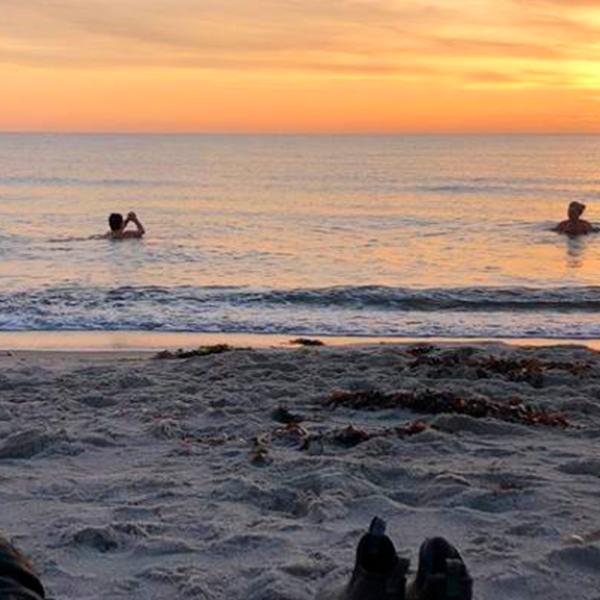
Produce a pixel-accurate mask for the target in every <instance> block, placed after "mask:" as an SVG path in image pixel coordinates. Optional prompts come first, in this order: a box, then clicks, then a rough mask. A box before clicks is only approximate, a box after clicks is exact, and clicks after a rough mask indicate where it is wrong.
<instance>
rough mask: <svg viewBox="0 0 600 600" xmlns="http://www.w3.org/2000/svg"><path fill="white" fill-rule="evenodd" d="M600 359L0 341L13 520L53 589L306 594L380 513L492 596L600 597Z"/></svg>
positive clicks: (1, 409) (342, 565) (343, 561)
mask: <svg viewBox="0 0 600 600" xmlns="http://www.w3.org/2000/svg"><path fill="white" fill-rule="evenodd" d="M599 357H600V355H599V354H598V353H597V352H595V351H593V350H590V349H586V348H581V347H574V346H573V347H548V348H519V347H509V346H504V345H499V344H496V345H482V344H480V345H437V344H436V345H435V346H432V345H428V344H411V345H369V346H351V347H329V346H322V347H298V348H292V349H282V348H277V349H268V348H260V349H233V350H229V351H225V352H222V353H216V354H208V355H206V356H192V357H190V358H170V359H162V360H159V359H155V358H153V354H143V353H135V354H134V353H95V354H85V353H81V354H78V353H56V352H51V353H43V352H38V353H27V352H4V353H3V354H2V356H0V364H1V370H0V434H1V435H0V439H1V441H0V480H1V482H2V485H1V487H0V494H1V496H0V500H1V503H2V512H1V514H0V529H2V530H3V531H4V532H6V534H7V535H8V536H10V537H11V538H12V539H13V541H14V542H15V543H16V544H17V545H18V546H20V547H21V548H22V549H23V550H24V551H25V552H27V553H28V554H30V555H31V556H32V558H33V560H34V562H35V564H36V565H37V566H38V568H39V570H40V572H41V576H42V579H43V581H44V583H45V584H46V587H47V589H48V591H49V593H50V597H51V598H56V599H59V598H60V599H65V600H68V599H73V600H75V599H78V600H83V599H89V600H96V599H97V600H100V599H106V598H128V599H140V600H141V599H159V598H160V599H167V598H183V597H190V598H197V599H210V600H220V599H223V600H224V599H228V600H235V599H238V598H239V599H240V600H241V599H250V600H309V599H311V598H313V597H314V595H315V593H316V592H317V591H318V590H320V589H323V588H327V587H329V586H332V585H335V584H337V583H340V582H343V581H344V580H345V578H346V577H347V576H348V574H349V572H350V570H351V568H352V561H353V554H354V549H355V545H356V542H357V541H358V539H359V537H360V535H361V533H362V531H363V530H364V528H365V527H366V526H367V525H368V522H369V521H370V519H371V517H372V516H374V515H379V516H381V517H383V518H384V519H386V520H387V522H388V531H389V534H390V536H391V537H392V539H393V540H394V542H395V543H396V546H397V549H398V551H399V553H401V554H402V555H403V556H406V557H408V558H410V559H411V571H413V572H414V569H415V568H416V557H417V551H418V547H419V544H420V543H421V541H422V540H423V538H425V537H426V536H431V535H434V534H440V535H444V536H446V537H447V538H448V539H449V540H450V541H452V542H453V543H455V544H456V545H457V546H458V547H459V549H460V550H461V551H462V553H463V556H464V558H465V561H466V562H467V564H468V565H469V567H470V569H471V572H472V575H473V577H474V579H475V592H476V595H475V597H476V598H479V599H481V600H486V599H489V600H495V599H498V598H519V599H529V598H531V599H533V598H541V597H543V598H545V599H547V600H553V599H556V600H558V599H561V600H562V599H563V598H564V597H566V596H570V597H573V598H578V599H582V600H584V599H587V600H594V599H597V598H598V585H599V583H600V575H599V573H600V545H599V544H600V504H599V503H598V490H599V477H600V455H599V454H598V447H597V441H598V439H599V438H600V358H599Z"/></svg>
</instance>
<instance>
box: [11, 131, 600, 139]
mask: <svg viewBox="0 0 600 600" xmlns="http://www.w3.org/2000/svg"><path fill="white" fill-rule="evenodd" d="M0 135H148V136H151V135H155V136H159V135H168V136H186V135H187V136H194V135H198V136H200V135H204V136H210V135H213V136H226V135H231V136H260V135H264V136H290V137H291V136H307V137H308V136H315V137H317V136H365V137H366V136H382V137H384V136H407V137H409V136H414V137H417V136H423V137H425V136H449V137H450V136H457V137H458V136H473V137H476V136H540V137H543V136H589V137H593V136H598V135H600V131H578V130H574V131H361V130H358V131H336V130H332V131H170V130H164V131H163V130H147V131H137V130H127V129H124V130H99V131H94V130H81V131H79V130H53V129H50V130H44V129H32V130H27V129H23V130H10V129H7V130H2V129H0Z"/></svg>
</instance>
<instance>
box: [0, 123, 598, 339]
mask: <svg viewBox="0 0 600 600" xmlns="http://www.w3.org/2000/svg"><path fill="white" fill-rule="evenodd" d="M599 168H600V138H599V137H591V136H590V137H586V136H579V137H577V136H557V137H551V136H467V137H461V136H229V135H224V136H212V135H206V136H201V135H199V136H196V135H189V136H167V135H164V136H163V135H144V136H135V135H12V134H3V135H0V330H36V329H39V330H157V331H206V332H217V331H218V332H255V333H259V332H270V333H274V332H278V333H291V334H322V335H323V334H336V335H381V336H386V335H401V336H428V335H435V336H491V337H506V336H517V337H568V338H589V337H600V319H598V311H600V235H599V236H589V237H587V238H585V239H578V240H569V239H567V238H565V237H561V236H558V235H557V234H555V233H552V232H551V231H549V228H550V227H551V226H552V225H553V224H554V223H555V222H557V221H558V220H560V219H561V218H563V216H564V213H565V209H566V205H567V203H568V202H569V201H571V200H580V201H583V202H585V203H587V204H588V212H587V213H586V216H587V217H588V218H590V219H591V220H596V221H599V222H600V171H599ZM129 210H135V211H137V213H138V216H139V217H140V218H141V220H142V221H143V222H144V224H145V226H146V228H147V230H148V235H147V237H146V239H145V240H144V241H142V242H137V241H128V242H111V241H107V240H97V239H96V240H94V239H89V237H90V236H93V235H94V234H99V233H103V232H104V231H106V229H107V226H106V217H107V215H108V213H109V212H112V211H119V212H127V211H129Z"/></svg>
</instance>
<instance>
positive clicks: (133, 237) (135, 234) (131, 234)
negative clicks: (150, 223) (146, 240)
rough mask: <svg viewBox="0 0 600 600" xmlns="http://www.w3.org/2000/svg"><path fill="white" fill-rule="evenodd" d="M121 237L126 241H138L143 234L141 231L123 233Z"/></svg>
mask: <svg viewBox="0 0 600 600" xmlns="http://www.w3.org/2000/svg"><path fill="white" fill-rule="evenodd" d="M121 237H122V238H124V239H127V240H136V239H138V240H139V239H141V238H142V237H144V233H143V232H142V231H124V232H123V233H122V234H121Z"/></svg>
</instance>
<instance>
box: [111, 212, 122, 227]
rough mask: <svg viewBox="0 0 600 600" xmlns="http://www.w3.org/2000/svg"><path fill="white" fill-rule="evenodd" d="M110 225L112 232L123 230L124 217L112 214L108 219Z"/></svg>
mask: <svg viewBox="0 0 600 600" xmlns="http://www.w3.org/2000/svg"><path fill="white" fill-rule="evenodd" d="M108 225H109V227H110V230H111V231H121V228H122V227H123V215H121V214H119V213H112V214H111V215H110V216H109V217H108Z"/></svg>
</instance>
